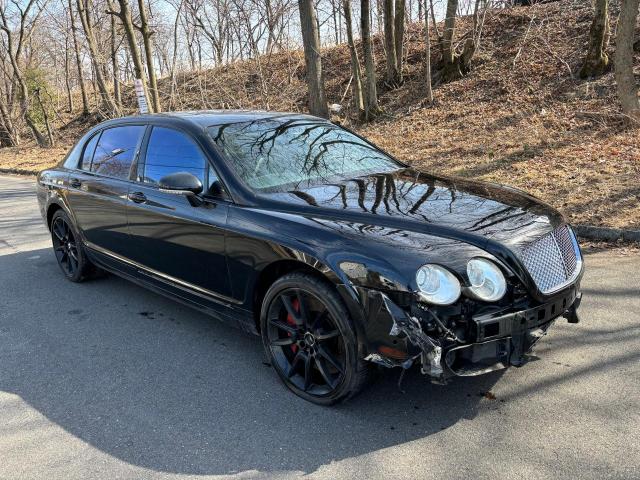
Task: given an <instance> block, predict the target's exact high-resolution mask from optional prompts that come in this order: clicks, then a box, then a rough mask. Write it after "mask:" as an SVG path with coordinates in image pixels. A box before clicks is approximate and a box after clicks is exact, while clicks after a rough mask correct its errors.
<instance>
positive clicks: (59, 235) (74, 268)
mask: <svg viewBox="0 0 640 480" xmlns="http://www.w3.org/2000/svg"><path fill="white" fill-rule="evenodd" d="M51 240H52V242H53V251H54V253H55V255H56V260H57V261H58V265H59V266H60V269H61V270H62V272H63V273H64V275H65V276H66V277H67V278H68V279H69V280H71V281H72V282H81V281H83V280H84V279H86V278H87V277H88V276H90V275H91V274H92V273H94V272H95V270H96V269H95V267H93V265H92V264H91V262H90V261H89V259H87V257H86V254H85V253H84V250H83V248H82V244H81V243H80V241H79V238H78V235H77V233H76V230H75V229H74V228H73V227H72V223H71V220H70V219H69V216H68V215H67V214H66V213H65V212H64V211H62V210H58V211H57V212H56V213H55V214H54V215H53V218H52V219H51Z"/></svg>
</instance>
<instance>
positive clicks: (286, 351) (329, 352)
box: [260, 273, 370, 405]
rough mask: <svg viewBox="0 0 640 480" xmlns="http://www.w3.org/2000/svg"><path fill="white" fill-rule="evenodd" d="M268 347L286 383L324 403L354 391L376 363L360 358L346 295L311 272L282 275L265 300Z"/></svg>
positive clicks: (264, 332) (263, 319)
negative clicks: (343, 300)
mask: <svg viewBox="0 0 640 480" xmlns="http://www.w3.org/2000/svg"><path fill="white" fill-rule="evenodd" d="M260 320H261V333H262V341H263V344H264V348H265V351H266V353H267V356H268V357H269V360H270V361H271V364H272V365H273V367H274V368H275V370H276V372H277V373H278V375H279V376H280V378H281V380H282V381H283V382H284V384H285V385H286V386H287V388H289V389H290V390H291V391H293V392H294V393H295V394H296V395H299V396H300V397H302V398H304V399H305V400H309V401H311V402H313V403H317V404H320V405H331V404H333V403H336V402H339V401H342V400H344V399H346V398H349V397H352V396H353V395H355V394H356V393H358V392H359V391H360V390H361V389H362V388H363V387H364V385H365V384H366V381H367V380H368V377H369V373H370V365H369V364H368V363H367V362H365V361H364V360H362V359H360V358H358V348H357V339H356V333H355V331H354V329H353V326H352V323H351V319H350V317H349V313H348V312H347V309H346V308H345V307H344V305H343V303H342V300H341V298H340V296H339V295H338V294H337V292H336V291H335V289H333V287H332V286H331V285H329V284H328V283H326V282H324V281H322V280H321V279H319V278H316V277H314V276H312V275H309V274H306V273H292V274H288V275H285V276H284V277H282V278H280V279H279V280H277V281H276V282H275V283H274V284H273V285H272V286H271V288H269V290H268V291H267V294H266V295H265V298H264V301H263V303H262V312H261V319H260Z"/></svg>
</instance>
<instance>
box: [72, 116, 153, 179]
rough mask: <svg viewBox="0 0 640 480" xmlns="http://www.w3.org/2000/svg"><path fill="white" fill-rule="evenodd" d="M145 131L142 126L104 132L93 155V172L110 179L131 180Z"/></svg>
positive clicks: (123, 127)
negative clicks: (131, 173)
mask: <svg viewBox="0 0 640 480" xmlns="http://www.w3.org/2000/svg"><path fill="white" fill-rule="evenodd" d="M144 130H145V127H144V126H141V125H127V126H122V127H113V128H109V129H107V130H104V131H103V132H102V135H100V139H99V141H98V144H97V146H96V149H95V153H94V154H93V161H92V162H91V171H92V172H95V173H98V174H100V175H107V176H109V177H115V178H122V179H126V178H129V172H130V171H131V164H132V163H133V159H134V158H135V155H136V150H137V148H138V145H139V143H140V140H141V139H142V135H143V133H144ZM83 164H84V159H83Z"/></svg>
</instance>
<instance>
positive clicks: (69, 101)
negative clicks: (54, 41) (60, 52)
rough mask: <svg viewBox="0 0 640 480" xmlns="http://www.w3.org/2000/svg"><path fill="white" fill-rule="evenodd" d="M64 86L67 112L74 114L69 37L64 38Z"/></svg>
mask: <svg viewBox="0 0 640 480" xmlns="http://www.w3.org/2000/svg"><path fill="white" fill-rule="evenodd" d="M64 47H65V48H64V86H65V88H66V90H67V111H68V112H69V113H71V112H73V95H72V94H71V72H70V68H69V35H68V34H67V35H65V37H64Z"/></svg>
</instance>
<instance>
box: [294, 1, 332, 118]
mask: <svg viewBox="0 0 640 480" xmlns="http://www.w3.org/2000/svg"><path fill="white" fill-rule="evenodd" d="M298 7H299V9H300V26H301V28H302V41H303V45H304V58H305V64H306V67H307V86H308V89H309V111H310V112H311V113H312V114H313V115H317V116H319V117H324V118H329V108H328V106H327V97H326V94H325V90H324V77H323V75H322V58H321V56H320V36H319V32H318V19H317V17H316V9H315V7H314V5H313V0H298Z"/></svg>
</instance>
